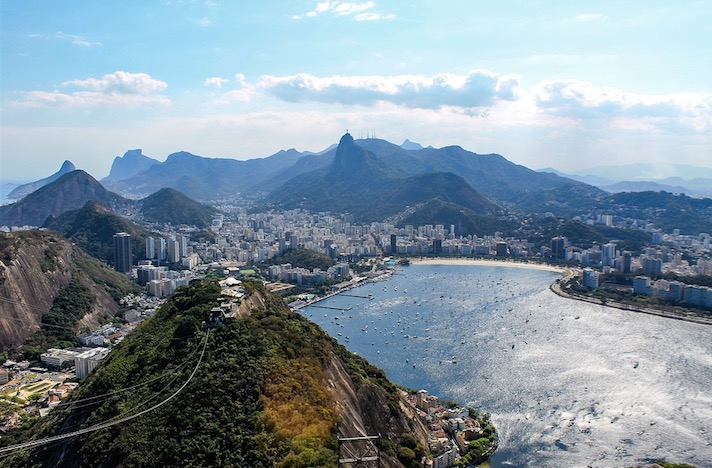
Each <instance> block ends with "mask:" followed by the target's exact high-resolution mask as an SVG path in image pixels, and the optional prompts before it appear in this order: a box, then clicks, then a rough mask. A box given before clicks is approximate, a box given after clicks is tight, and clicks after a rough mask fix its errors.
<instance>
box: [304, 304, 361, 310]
mask: <svg viewBox="0 0 712 468" xmlns="http://www.w3.org/2000/svg"><path fill="white" fill-rule="evenodd" d="M305 307H318V308H320V309H331V310H344V311H346V310H351V309H352V308H351V307H332V306H325V305H317V304H307V305H306V306H305Z"/></svg>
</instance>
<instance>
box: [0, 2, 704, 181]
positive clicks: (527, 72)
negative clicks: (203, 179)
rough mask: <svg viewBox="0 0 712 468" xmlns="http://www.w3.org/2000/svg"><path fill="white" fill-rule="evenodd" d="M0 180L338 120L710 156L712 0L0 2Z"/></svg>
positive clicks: (462, 139)
mask: <svg viewBox="0 0 712 468" xmlns="http://www.w3.org/2000/svg"><path fill="white" fill-rule="evenodd" d="M0 22H1V23H0V25H1V28H0V29H1V30H0V40H1V48H0V60H1V62H0V92H1V97H0V106H1V107H0V112H1V114H0V127H1V128H0V132H1V133H0V137H1V140H0V157H1V159H0V178H1V179H2V180H33V179H37V178H40V177H45V176H47V175H50V174H52V173H53V172H55V171H56V170H58V169H59V167H60V165H61V163H62V161H64V160H65V159H69V160H71V161H72V162H73V163H74V164H75V165H76V166H77V167H78V168H80V169H84V170H86V171H87V172H89V173H90V174H92V175H93V176H94V177H96V178H97V179H100V178H103V177H105V176H106V175H108V173H109V170H110V167H111V162H112V161H113V158H114V157H116V156H121V155H123V153H124V152H125V151H127V150H129V149H136V148H141V149H142V150H143V153H144V154H145V155H147V156H150V157H152V158H155V159H158V160H161V161H163V160H165V158H166V157H167V156H168V155H169V154H171V153H174V152H177V151H189V152H191V153H193V154H198V155H201V156H205V157H222V158H235V159H250V158H254V157H265V156H269V155H271V154H274V153H276V152H277V151H279V150H281V149H289V148H296V149H297V150H300V151H320V150H323V149H325V148H327V147H328V146H329V145H331V144H334V143H337V142H338V140H339V138H340V137H341V135H343V134H344V133H345V132H346V131H347V130H348V131H349V132H350V133H351V134H352V135H353V136H354V137H355V138H359V137H365V136H376V137H378V138H382V139H385V140H388V141H390V142H393V143H396V144H401V143H402V142H403V141H404V140H405V139H409V140H411V141H415V142H419V143H421V144H422V145H424V146H427V145H432V146H434V147H442V146H449V145H459V146H462V147H463V148H465V149H467V150H470V151H473V152H476V153H498V154H501V155H503V156H504V157H506V158H507V159H509V160H510V161H512V162H515V163H517V164H522V165H525V166H527V167H530V168H532V169H539V168H544V167H554V168H556V169H559V170H562V171H566V172H571V173H574V172H577V171H581V170H583V169H585V168H590V167H593V166H600V165H622V164H628V163H635V162H652V163H655V164H658V165H659V166H660V167H661V168H663V171H664V167H665V166H666V165H668V166H669V165H670V164H673V163H675V164H691V165H696V166H704V167H712V0H703V1H687V0H676V1H674V2H671V1H669V0H665V1H657V0H645V1H643V0H629V1H619V0H611V1H596V0H593V1H575V0H571V1H559V0H529V1H512V0H498V1H493V0H492V1H482V0H437V1H436V0H410V1H408V2H403V1H395V0H372V1H371V0H369V1H359V0H356V1H353V2H342V1H324V2H319V1H308V0H270V1H259V2H257V1H227V0H194V1H191V0H170V1H169V0H165V1H160V0H156V1H145V0H126V1H121V2H105V1H100V0H94V1H84V0H73V1H71V2H55V1H35V0H2V2H0Z"/></svg>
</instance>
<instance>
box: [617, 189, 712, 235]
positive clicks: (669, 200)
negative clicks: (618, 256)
mask: <svg viewBox="0 0 712 468" xmlns="http://www.w3.org/2000/svg"><path fill="white" fill-rule="evenodd" d="M607 201H608V203H609V206H611V210H613V211H614V212H615V213H617V214H620V215H621V216H628V217H631V218H637V219H641V220H648V221H650V222H652V223H653V224H654V225H655V227H657V228H661V229H663V230H665V231H666V232H672V230H673V229H680V231H681V232H682V234H697V233H700V232H707V233H712V199H710V198H692V197H688V196H687V195H682V194H681V195H674V194H672V193H668V192H625V193H616V194H614V195H611V196H610V197H608V199H607Z"/></svg>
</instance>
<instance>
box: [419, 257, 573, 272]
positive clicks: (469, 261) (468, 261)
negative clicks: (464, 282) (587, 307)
mask: <svg viewBox="0 0 712 468" xmlns="http://www.w3.org/2000/svg"><path fill="white" fill-rule="evenodd" d="M411 263H417V264H420V265H470V266H494V267H511V268H529V269H531V270H546V271H553V272H556V273H561V274H562V275H563V274H564V272H565V271H566V270H565V269H564V268H559V267H555V266H553V265H544V264H541V263H527V262H512V261H507V260H483V259H476V258H413V259H411Z"/></svg>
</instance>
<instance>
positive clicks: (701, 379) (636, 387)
mask: <svg viewBox="0 0 712 468" xmlns="http://www.w3.org/2000/svg"><path fill="white" fill-rule="evenodd" d="M398 273H399V274H397V275H395V276H393V277H392V278H391V279H390V280H388V281H385V282H381V283H372V284H368V285H365V286H362V287H360V288H358V289H353V290H351V291H349V292H348V294H357V295H368V294H369V293H370V294H373V299H372V300H368V299H362V298H356V297H347V296H343V295H341V296H336V297H333V298H331V299H328V300H326V301H323V302H321V303H319V305H322V306H332V307H344V308H346V307H351V308H352V309H351V310H349V311H336V310H328V309H322V308H317V307H309V308H306V309H304V310H303V311H302V313H303V314H304V315H305V316H307V317H309V318H311V319H313V320H314V321H315V322H317V323H319V324H320V325H321V326H322V327H323V328H324V329H325V330H326V331H327V332H328V333H329V334H331V335H332V336H334V337H335V338H337V339H338V340H339V341H340V342H342V343H343V344H345V345H346V346H347V348H348V349H350V350H351V351H354V352H357V353H358V354H360V355H362V356H364V357H365V358H367V359H368V360H369V361H371V362H372V363H373V364H375V365H378V366H379V367H381V368H382V369H383V370H385V372H386V374H387V375H388V377H389V378H390V379H391V380H392V381H394V382H396V383H399V384H401V385H405V386H407V387H411V388H415V389H420V388H425V389H428V390H429V391H430V392H431V393H432V394H435V395H438V396H440V397H441V398H447V399H452V400H456V401H459V402H463V403H466V404H469V405H472V406H475V407H477V408H481V409H482V410H485V411H489V412H491V413H492V418H493V420H494V422H495V425H496V426H497V429H498V431H499V435H500V446H499V449H498V451H497V453H496V454H495V457H494V458H493V460H492V466H495V467H496V466H571V467H573V466H601V467H603V466H605V467H609V466H630V465H631V464H642V463H644V462H650V461H652V460H659V459H666V460H668V461H677V462H685V463H691V464H694V465H697V466H698V467H712V445H710V443H711V442H712V327H711V326H707V325H698V324H693V323H687V322H682V321H678V320H672V319H665V318H659V317H655V316H650V315H645V314H636V313H633V312H627V311H622V310H618V309H612V308H607V307H602V306H596V305H592V304H588V303H584V302H580V301H573V300H569V299H565V298H561V297H559V296H556V295H555V294H553V293H552V292H551V291H549V289H548V286H549V284H551V283H552V282H554V281H555V280H556V278H558V277H559V275H557V274H555V273H551V272H547V271H541V270H529V269H518V268H508V267H486V266H463V265H412V266H409V267H404V268H401V269H399V271H398ZM337 317H338V318H337ZM347 337H348V339H347Z"/></svg>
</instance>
